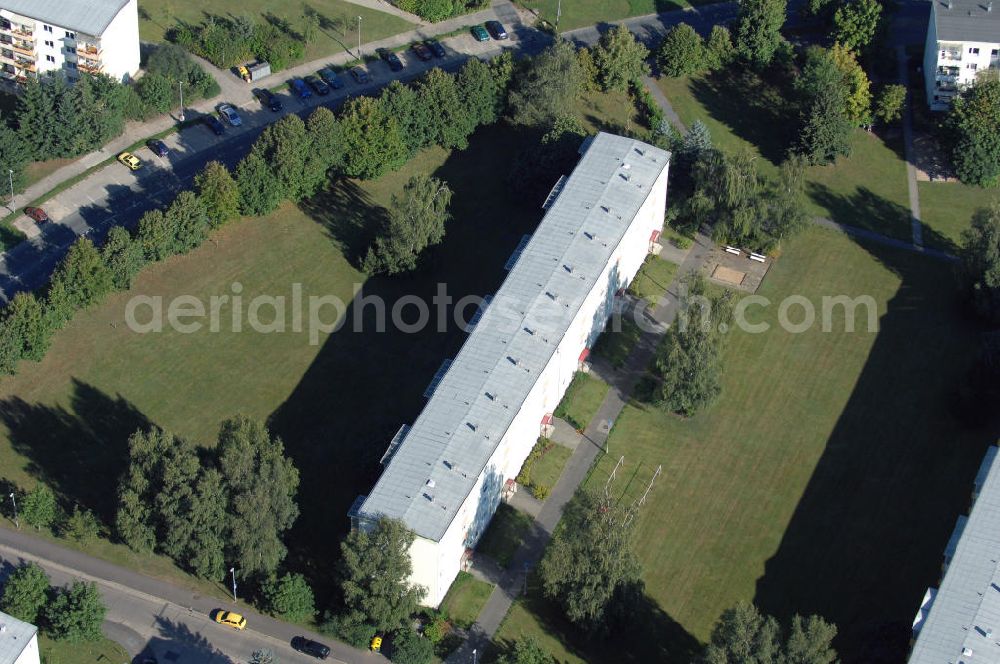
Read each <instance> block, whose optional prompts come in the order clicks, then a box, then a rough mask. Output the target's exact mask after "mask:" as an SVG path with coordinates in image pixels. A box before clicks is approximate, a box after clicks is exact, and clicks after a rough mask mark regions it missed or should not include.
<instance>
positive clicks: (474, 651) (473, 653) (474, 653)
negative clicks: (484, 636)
mask: <svg viewBox="0 0 1000 664" xmlns="http://www.w3.org/2000/svg"><path fill="white" fill-rule="evenodd" d="M476 653H477V650H476V649H475V648H473V649H472V664H476Z"/></svg>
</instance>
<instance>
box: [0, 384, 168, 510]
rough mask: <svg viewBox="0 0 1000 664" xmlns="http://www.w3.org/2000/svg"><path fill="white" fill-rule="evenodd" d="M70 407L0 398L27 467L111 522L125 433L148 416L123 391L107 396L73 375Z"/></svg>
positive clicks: (0, 415) (124, 459) (1, 416)
mask: <svg viewBox="0 0 1000 664" xmlns="http://www.w3.org/2000/svg"><path fill="white" fill-rule="evenodd" d="M72 389H73V393H72V396H71V399H70V405H69V407H68V408H65V407H62V406H50V405H47V404H38V403H35V404H31V403H28V402H27V401H25V400H24V399H21V398H20V397H16V396H14V397H9V398H7V399H4V400H3V401H0V422H3V424H4V426H5V427H6V428H7V431H8V435H9V437H10V441H11V445H12V446H13V448H14V451H15V452H17V453H18V454H20V455H22V456H23V457H25V458H26V459H28V468H27V470H28V472H29V473H31V474H32V475H34V476H36V477H37V478H38V479H39V480H41V481H42V482H44V483H45V484H47V485H48V486H49V487H51V488H52V489H53V490H54V491H56V492H57V493H58V494H59V495H60V496H62V497H63V498H64V500H66V501H70V502H78V503H80V504H81V505H83V506H85V507H88V508H90V509H92V510H94V512H95V513H96V514H97V516H98V518H100V519H101V520H103V521H104V523H106V524H110V523H114V514H115V509H116V506H117V494H116V491H114V490H113V488H114V487H117V486H118V478H119V477H121V475H122V473H123V472H124V471H125V468H126V467H127V464H128V437H129V436H130V435H131V434H132V433H133V432H134V431H135V430H136V429H140V428H143V429H144V428H148V427H149V426H150V424H151V423H150V421H149V420H148V419H147V418H146V416H145V415H143V414H142V413H141V412H140V411H139V410H138V409H136V408H135V406H133V405H132V404H131V403H130V402H129V401H127V400H126V399H124V398H123V397H122V396H121V395H115V396H110V395H108V394H105V393H104V392H102V391H101V390H99V389H98V388H96V387H94V386H93V385H89V384H87V383H84V382H82V381H80V380H77V379H75V378H74V379H73V387H72Z"/></svg>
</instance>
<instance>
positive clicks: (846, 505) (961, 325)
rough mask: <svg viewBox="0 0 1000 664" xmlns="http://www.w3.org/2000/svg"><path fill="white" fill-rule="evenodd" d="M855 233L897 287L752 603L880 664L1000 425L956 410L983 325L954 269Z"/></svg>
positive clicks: (867, 200)
mask: <svg viewBox="0 0 1000 664" xmlns="http://www.w3.org/2000/svg"><path fill="white" fill-rule="evenodd" d="M841 204H843V205H844V206H845V212H846V211H849V210H852V209H853V210H854V213H853V214H860V213H862V212H864V211H865V210H871V209H872V207H873V206H874V208H875V209H876V210H878V209H881V208H882V207H884V206H886V205H891V204H889V203H887V202H885V201H879V200H877V197H874V195H872V194H871V193H870V192H867V193H865V194H864V196H863V197H862V199H861V202H860V203H858V202H857V201H855V200H854V199H853V197H851V198H850V199H848V200H845V201H842V202H841ZM857 242H858V245H859V246H861V247H862V248H864V249H865V250H866V251H867V252H869V253H870V254H871V256H872V257H874V258H875V259H877V260H878V261H879V262H880V263H881V265H883V266H884V267H885V268H886V269H888V270H890V271H892V272H893V273H894V274H895V275H897V276H898V278H899V279H900V285H899V288H898V290H897V292H896V293H895V295H894V296H893V297H892V298H891V299H890V300H889V301H888V303H887V305H886V307H885V310H884V311H882V312H880V314H881V316H880V320H879V326H878V331H877V336H876V337H875V339H874V342H873V345H872V347H871V350H870V352H869V353H868V356H867V360H866V363H865V366H864V368H863V370H862V372H861V374H860V375H859V377H858V379H857V381H856V382H855V383H854V385H853V390H852V392H851V394H850V397H849V399H848V400H847V402H846V404H845V406H844V408H843V411H842V412H841V414H840V417H839V419H838V421H837V423H836V425H835V427H834V429H833V431H832V433H831V435H830V438H829V439H828V441H827V444H826V447H825V449H824V451H823V453H822V456H821V457H820V459H819V460H818V462H817V465H816V467H815V470H814V471H813V474H812V476H811V478H810V480H809V483H808V485H807V487H806V488H805V490H804V492H803V494H802V496H801V499H800V500H799V503H798V505H797V507H796V509H795V512H794V514H793V516H792V518H791V520H790V522H789V524H788V527H787V529H786V530H785V533H784V536H783V538H782V541H781V544H780V546H779V548H778V550H777V551H776V553H775V554H774V555H773V557H771V558H770V559H769V560H768V561H767V563H766V565H765V571H764V575H763V576H762V577H761V578H760V579H758V582H757V587H756V597H755V602H756V603H757V604H758V605H759V606H760V607H761V608H762V609H763V610H764V611H766V612H767V613H770V614H773V615H776V616H778V617H779V618H782V619H787V618H788V617H790V616H791V615H792V614H794V613H798V614H802V615H807V614H818V615H821V616H823V617H824V618H825V619H827V620H829V621H832V622H834V623H836V624H837V625H838V628H839V636H838V637H837V639H836V641H835V646H836V647H837V649H838V651H839V652H840V655H841V657H842V660H843V661H844V662H865V663H866V664H878V663H881V662H900V661H903V660H904V659H905V656H906V652H907V647H908V641H909V637H910V624H911V622H912V620H913V616H914V614H915V612H916V610H917V608H918V607H919V605H920V600H921V597H922V596H923V594H924V591H925V589H926V588H927V587H928V586H933V585H936V583H937V580H938V578H939V576H940V572H941V562H942V553H943V550H944V546H945V543H946V542H947V541H948V538H949V535H950V533H951V531H952V528H953V527H954V523H955V518H956V516H957V515H958V514H959V513H962V512H963V511H964V510H965V509H966V508H967V507H968V503H969V496H970V492H971V488H972V480H973V478H974V476H975V474H976V470H977V468H978V467H979V463H980V461H981V459H982V456H983V453H984V451H985V449H986V447H987V446H988V445H990V444H991V443H993V442H995V441H996V439H997V436H998V433H1000V427H998V423H997V421H996V418H995V417H994V418H993V420H992V421H991V422H990V423H989V424H988V425H984V426H982V427H980V428H970V427H969V426H967V424H966V422H965V421H963V420H962V418H961V417H960V415H959V413H958V412H956V410H955V409H954V408H953V403H954V397H955V395H956V393H957V392H958V391H959V390H960V388H961V386H962V384H963V383H964V381H965V379H966V375H967V372H968V370H969V367H970V366H971V365H972V363H973V362H974V361H975V355H976V353H975V350H976V348H977V347H978V339H979V335H980V334H981V331H982V329H981V326H980V325H979V324H978V323H976V322H973V321H969V320H967V319H964V318H963V317H962V315H961V312H960V307H959V303H958V297H957V293H956V290H955V287H954V285H953V284H954V283H955V282H954V274H953V267H952V266H951V265H950V264H948V263H946V262H943V261H938V260H933V259H931V258H929V257H927V256H921V255H919V254H917V253H914V252H911V251H906V250H903V249H898V248H894V247H891V246H886V245H882V244H875V243H868V242H865V241H857ZM831 295H836V293H831ZM854 295H855V294H851V296H854ZM843 323H844V321H843V318H841V319H837V320H835V321H834V322H833V329H834V330H838V329H839V330H843V329H845V328H844V327H843ZM838 326H839V327H838Z"/></svg>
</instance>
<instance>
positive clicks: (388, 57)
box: [375, 48, 403, 71]
mask: <svg viewBox="0 0 1000 664" xmlns="http://www.w3.org/2000/svg"><path fill="white" fill-rule="evenodd" d="M375 53H376V54H377V55H378V57H380V58H382V59H383V60H385V62H386V63H387V64H388V65H389V69H391V70H393V71H402V70H403V61H402V60H400V59H399V56H398V55H396V54H395V53H393V52H392V51H390V50H389V49H387V48H379V49H376V50H375Z"/></svg>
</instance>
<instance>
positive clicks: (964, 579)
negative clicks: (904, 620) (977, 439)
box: [909, 447, 1000, 664]
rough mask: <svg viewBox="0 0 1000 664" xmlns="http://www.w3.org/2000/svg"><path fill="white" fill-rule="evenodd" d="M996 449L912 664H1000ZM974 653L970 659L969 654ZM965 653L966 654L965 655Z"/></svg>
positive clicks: (999, 505)
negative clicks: (961, 663) (945, 663)
mask: <svg viewBox="0 0 1000 664" xmlns="http://www.w3.org/2000/svg"><path fill="white" fill-rule="evenodd" d="M997 458H998V457H997V454H996V448H995V447H994V448H991V449H990V453H989V454H987V455H986V458H985V459H984V460H983V468H982V469H981V470H980V474H979V476H980V477H983V476H984V477H985V480H984V481H983V483H982V486H981V489H980V491H979V496H978V498H976V502H975V505H974V506H973V508H972V512H971V513H970V514H969V518H968V520H967V521H966V522H965V524H964V527H963V528H962V529H961V534H960V535H959V538H958V543H957V545H956V546H955V547H954V555H953V556H952V557H951V563H950V564H949V566H948V571H947V573H946V574H945V576H944V579H943V581H942V582H941V587H940V588H939V589H938V591H937V594H936V595H935V597H934V603H933V604H932V605H931V606H930V609H929V612H928V614H927V618H926V620H925V621H924V622H923V624H922V626H921V627H920V633H919V634H918V635H917V641H916V643H915V644H914V646H913V652H912V653H911V654H910V660H909V664H942V663H943V662H954V663H956V664H957V663H959V662H965V663H967V664H978V663H985V664H1000V464H998V463H997ZM970 652H971V654H970ZM963 653H964V654H963Z"/></svg>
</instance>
